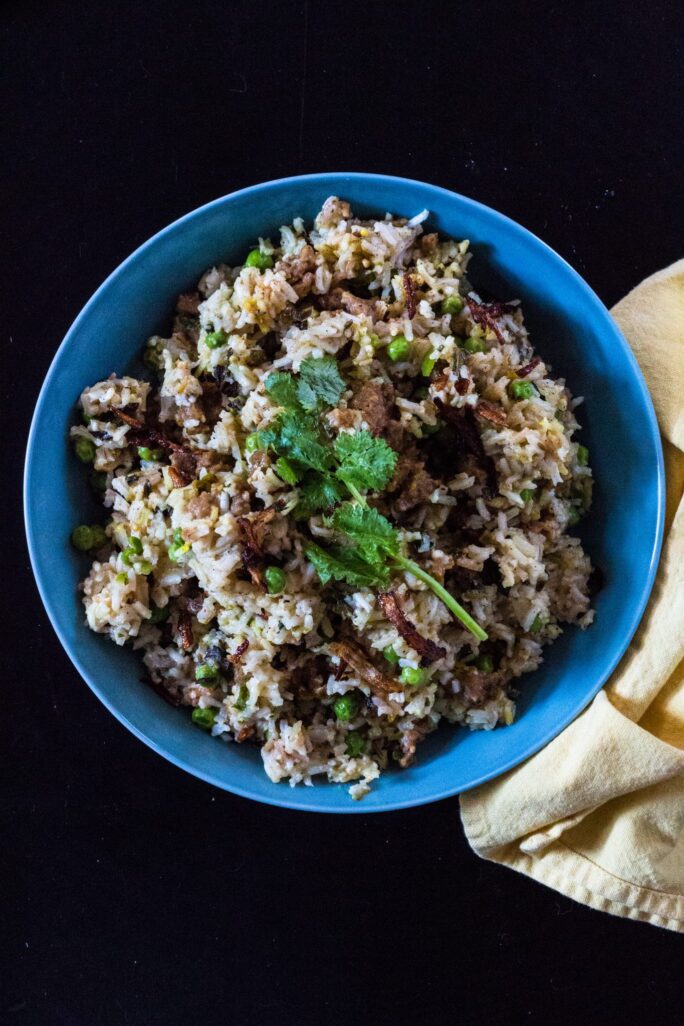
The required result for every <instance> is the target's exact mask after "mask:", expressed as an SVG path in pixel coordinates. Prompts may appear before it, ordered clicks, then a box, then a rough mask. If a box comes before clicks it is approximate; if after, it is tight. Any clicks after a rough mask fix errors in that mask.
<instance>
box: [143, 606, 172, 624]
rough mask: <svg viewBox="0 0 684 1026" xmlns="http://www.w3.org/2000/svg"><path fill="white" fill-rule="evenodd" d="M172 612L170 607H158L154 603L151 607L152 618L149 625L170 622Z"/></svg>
mask: <svg viewBox="0 0 684 1026" xmlns="http://www.w3.org/2000/svg"><path fill="white" fill-rule="evenodd" d="M170 612H171V606H170V605H168V604H167V605H165V606H157V605H155V604H154V602H153V603H152V604H151V606H150V618H149V620H148V623H163V622H164V620H168V618H169V613H170Z"/></svg>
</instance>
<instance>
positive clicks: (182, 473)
mask: <svg viewBox="0 0 684 1026" xmlns="http://www.w3.org/2000/svg"><path fill="white" fill-rule="evenodd" d="M196 476H197V460H196V459H195V455H194V453H192V452H185V451H181V452H178V451H176V452H174V453H173V454H172V456H171V466H170V467H169V477H170V478H171V480H172V482H173V486H174V488H185V487H186V486H187V485H189V484H191V483H192V482H193V481H194V480H195V478H196Z"/></svg>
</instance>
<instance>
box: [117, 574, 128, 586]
mask: <svg viewBox="0 0 684 1026" xmlns="http://www.w3.org/2000/svg"><path fill="white" fill-rule="evenodd" d="M114 580H115V581H116V583H117V584H128V574H125V573H120V574H117V575H116V577H115V578H114Z"/></svg>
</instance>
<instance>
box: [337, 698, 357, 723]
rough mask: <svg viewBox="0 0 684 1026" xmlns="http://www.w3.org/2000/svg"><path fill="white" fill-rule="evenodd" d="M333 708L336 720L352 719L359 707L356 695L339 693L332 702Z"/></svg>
mask: <svg viewBox="0 0 684 1026" xmlns="http://www.w3.org/2000/svg"><path fill="white" fill-rule="evenodd" d="M333 709H334V710H335V716H337V718H338V720H342V721H343V722H346V721H347V720H353V719H354V717H355V716H356V714H357V712H358V709H359V702H358V699H357V697H356V695H353V694H347V695H340V696H339V698H336V699H335V701H334V702H333Z"/></svg>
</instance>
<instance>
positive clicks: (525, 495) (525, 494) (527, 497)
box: [520, 488, 534, 503]
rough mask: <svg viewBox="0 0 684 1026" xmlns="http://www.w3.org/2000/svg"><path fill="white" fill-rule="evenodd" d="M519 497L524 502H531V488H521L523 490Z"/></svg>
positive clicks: (532, 493) (532, 494)
mask: <svg viewBox="0 0 684 1026" xmlns="http://www.w3.org/2000/svg"><path fill="white" fill-rule="evenodd" d="M520 498H521V499H522V501H523V502H524V503H528V502H532V499H533V498H534V492H533V491H532V489H531V488H523V490H522V491H521V493H520Z"/></svg>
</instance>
